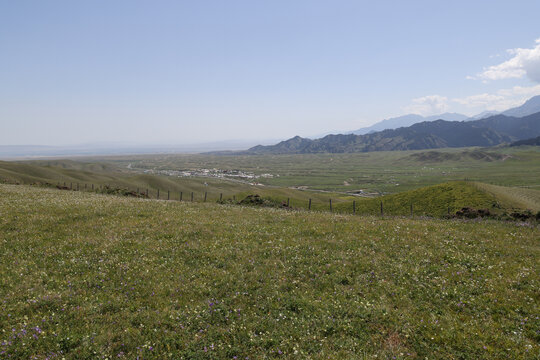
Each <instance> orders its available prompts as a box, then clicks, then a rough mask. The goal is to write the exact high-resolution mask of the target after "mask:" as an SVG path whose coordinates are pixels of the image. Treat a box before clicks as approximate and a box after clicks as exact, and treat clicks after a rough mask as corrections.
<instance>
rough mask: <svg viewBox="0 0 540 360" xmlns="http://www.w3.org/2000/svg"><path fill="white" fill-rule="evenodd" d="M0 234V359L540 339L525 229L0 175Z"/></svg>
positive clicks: (529, 350)
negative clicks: (177, 198)
mask: <svg viewBox="0 0 540 360" xmlns="http://www.w3.org/2000/svg"><path fill="white" fill-rule="evenodd" d="M0 237H1V241H0V263H1V264H2V266H1V267H0V296H1V297H2V305H1V307H2V313H3V314H4V316H0V328H1V329H8V331H5V332H0V351H1V354H2V358H4V357H5V358H33V357H35V358H45V357H50V358H55V357H56V358H59V357H65V358H66V359H75V358H77V359H81V358H109V359H112V358H123V357H125V358H136V357H140V358H145V359H152V358H156V359H157V358H160V359H163V358H171V359H172V358H175V359H176V358H198V359H232V358H235V357H237V358H241V359H245V358H246V357H249V358H253V359H254V358H312V359H328V358H356V357H357V356H358V354H363V355H364V356H365V357H368V358H373V357H375V356H377V358H383V359H384V358H392V357H397V358H411V359H415V358H421V359H423V358H426V357H428V358H431V357H435V358H461V359H478V358H514V359H527V358H532V357H534V355H533V354H537V353H538V351H540V348H539V345H538V342H537V329H538V326H539V322H538V321H539V320H538V319H537V318H536V315H537V314H538V311H539V310H540V309H539V307H538V301H535V299H536V298H537V295H538V294H537V288H538V277H537V274H536V273H535V271H534V269H535V267H536V266H537V264H538V262H539V261H540V247H539V244H538V241H537V240H538V238H540V230H539V229H538V228H535V227H517V226H516V225H514V224H511V223H503V222H463V221H442V220H410V219H391V220H382V219H377V218H372V217H367V218H359V217H353V216H343V215H331V214H323V213H307V212H290V211H283V210H273V209H254V208H246V207H231V206H216V205H215V204H212V205H210V204H188V203H179V202H166V201H154V200H138V199H127V198H119V197H112V196H102V195H93V194H87V193H76V192H58V191H55V190H48V189H39V188H32V187H25V186H13V185H0ZM513 333H515V335H509V334H513ZM401 354H402V355H401ZM407 354H409V355H407ZM531 355H533V356H531Z"/></svg>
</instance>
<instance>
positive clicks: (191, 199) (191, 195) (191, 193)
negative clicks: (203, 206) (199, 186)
mask: <svg viewBox="0 0 540 360" xmlns="http://www.w3.org/2000/svg"><path fill="white" fill-rule="evenodd" d="M191 202H193V191H192V192H191Z"/></svg>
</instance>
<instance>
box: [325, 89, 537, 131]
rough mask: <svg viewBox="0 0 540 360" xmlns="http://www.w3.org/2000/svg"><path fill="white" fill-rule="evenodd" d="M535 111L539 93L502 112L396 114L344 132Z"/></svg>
mask: <svg viewBox="0 0 540 360" xmlns="http://www.w3.org/2000/svg"><path fill="white" fill-rule="evenodd" d="M537 112H540V95H539V96H534V97H532V98H530V99H529V100H527V101H526V102H525V103H524V104H523V105H521V106H518V107H514V108H511V109H508V110H506V111H503V112H498V111H484V112H482V113H480V114H477V115H474V116H471V117H468V116H466V115H463V114H458V113H444V114H439V115H432V116H422V115H417V114H408V115H403V116H398V117H394V118H390V119H385V120H382V121H379V122H378V123H375V124H373V125H371V126H368V127H363V128H361V129H358V130H354V131H349V132H346V134H356V135H364V134H369V133H372V132H376V131H383V130H388V129H397V128H400V127H405V126H411V125H414V124H417V123H420V122H424V121H434V120H447V121H463V120H467V121H473V120H480V119H485V118H487V117H490V116H493V115H498V114H502V115H506V116H515V117H523V116H527V115H532V114H534V113H537ZM325 135H329V134H325Z"/></svg>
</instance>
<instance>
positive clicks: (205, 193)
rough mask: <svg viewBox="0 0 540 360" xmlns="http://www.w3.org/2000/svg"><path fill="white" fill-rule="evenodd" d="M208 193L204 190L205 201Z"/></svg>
mask: <svg viewBox="0 0 540 360" xmlns="http://www.w3.org/2000/svg"><path fill="white" fill-rule="evenodd" d="M206 195H207V192H206V191H205V192H204V202H206Z"/></svg>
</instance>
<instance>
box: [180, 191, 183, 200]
mask: <svg viewBox="0 0 540 360" xmlns="http://www.w3.org/2000/svg"><path fill="white" fill-rule="evenodd" d="M182 195H183V194H182V192H181V191H180V201H182Z"/></svg>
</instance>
